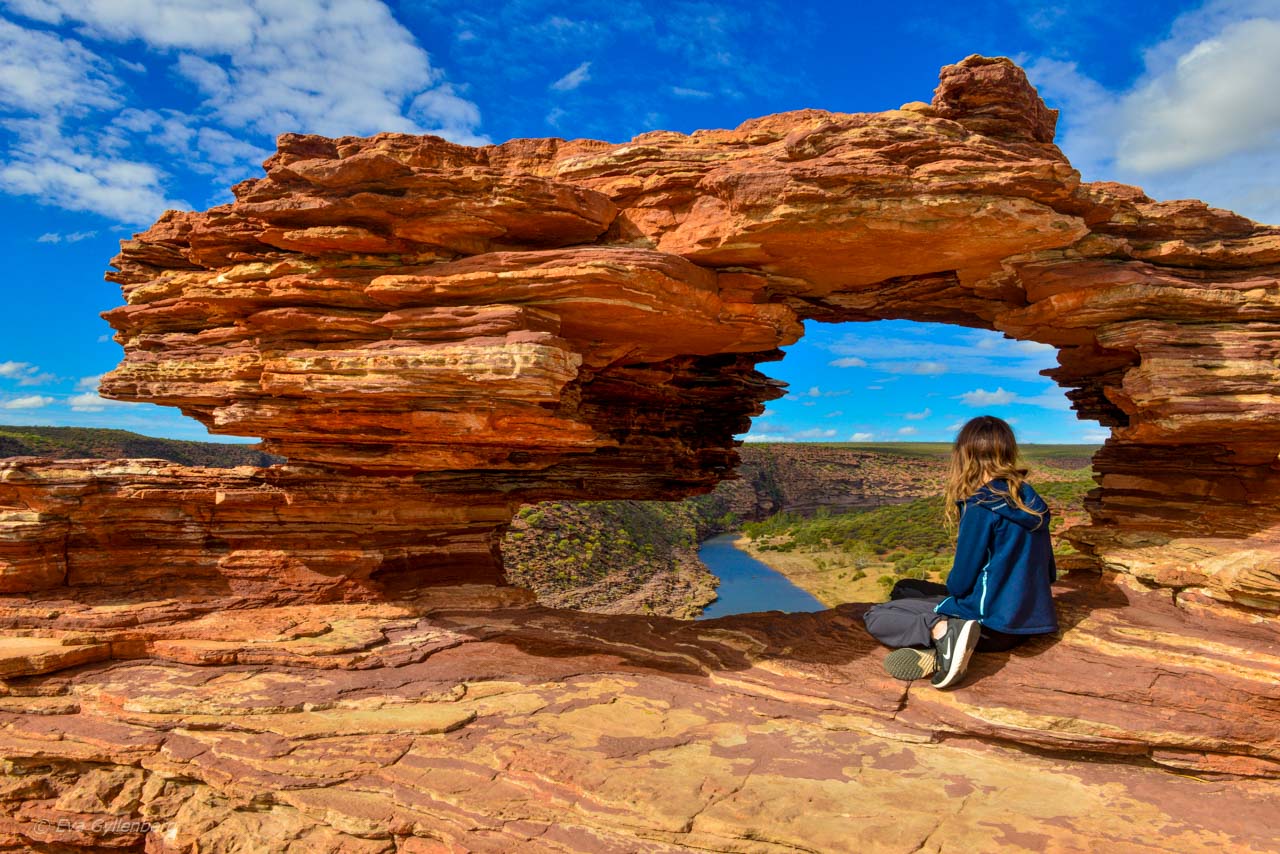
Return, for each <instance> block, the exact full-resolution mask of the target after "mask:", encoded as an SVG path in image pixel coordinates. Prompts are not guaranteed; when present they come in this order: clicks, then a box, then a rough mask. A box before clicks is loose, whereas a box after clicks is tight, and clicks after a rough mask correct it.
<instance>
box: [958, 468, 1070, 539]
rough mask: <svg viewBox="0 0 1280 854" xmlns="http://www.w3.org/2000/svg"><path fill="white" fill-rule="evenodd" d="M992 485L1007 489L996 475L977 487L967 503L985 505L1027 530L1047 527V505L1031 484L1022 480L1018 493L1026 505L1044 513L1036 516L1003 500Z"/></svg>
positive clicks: (1048, 516)
mask: <svg viewBox="0 0 1280 854" xmlns="http://www.w3.org/2000/svg"><path fill="white" fill-rule="evenodd" d="M992 485H994V486H996V487H997V488H999V489H1008V485H1007V483H1006V482H1005V479H1004V478H1002V477H997V478H995V479H993V480H990V481H988V482H987V483H984V484H983V485H982V486H980V487H978V491H977V492H975V493H974V494H973V495H972V496H970V497H969V503H971V504H975V505H977V506H979V507H985V508H986V509H988V510H990V511H991V512H992V513H995V514H996V515H997V516H1003V517H1004V518H1006V519H1008V520H1009V521H1010V522H1013V523H1014V524H1016V525H1019V526H1021V527H1023V528H1025V529H1026V530H1028V531H1035V530H1038V529H1039V528H1040V526H1042V525H1043V526H1045V527H1048V525H1049V519H1050V512H1049V505H1048V504H1046V503H1045V501H1044V499H1043V498H1041V497H1040V494H1039V493H1038V492H1036V491H1035V490H1034V489H1033V488H1032V487H1031V484H1029V483H1026V482H1025V481H1024V482H1023V484H1022V490H1021V493H1020V494H1021V495H1022V500H1023V502H1024V503H1025V504H1026V505H1027V506H1028V507H1031V508H1032V509H1035V510H1039V511H1041V512H1042V513H1043V514H1044V515H1043V516H1037V515H1035V514H1034V513H1028V512H1027V511H1026V510H1020V509H1019V508H1017V507H1014V506H1013V505H1012V504H1010V503H1009V502H1008V501H1006V500H1005V498H1004V496H1003V495H1000V494H999V493H997V492H995V491H993V490H992V489H991V486H992Z"/></svg>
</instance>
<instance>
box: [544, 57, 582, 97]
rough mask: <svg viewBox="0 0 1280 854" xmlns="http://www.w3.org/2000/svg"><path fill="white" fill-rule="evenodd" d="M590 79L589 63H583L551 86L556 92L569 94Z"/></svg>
mask: <svg viewBox="0 0 1280 854" xmlns="http://www.w3.org/2000/svg"><path fill="white" fill-rule="evenodd" d="M590 79H591V63H590V62H584V63H582V64H581V65H579V66H578V67H577V68H575V69H573V70H572V71H570V72H569V73H568V74H566V75H565V76H563V77H561V78H560V79H559V80H557V81H556V82H554V83H552V84H551V88H552V89H555V90H556V91H557V92H571V91H573V90H574V89H577V88H578V87H579V86H581V85H582V84H583V83H586V82H587V81H588V80H590Z"/></svg>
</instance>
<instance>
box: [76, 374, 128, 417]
mask: <svg viewBox="0 0 1280 854" xmlns="http://www.w3.org/2000/svg"><path fill="white" fill-rule="evenodd" d="M85 379H86V380H87V379H92V380H94V381H95V382H94V385H97V382H96V381H97V377H85ZM81 383H82V385H81V386H80V387H81V388H85V386H84V385H83V383H84V380H81ZM67 405H68V406H70V407H71V410H72V411H73V412H101V411H102V410H104V409H106V408H107V407H108V406H127V405H128V404H127V403H125V402H124V401H119V400H108V399H107V398H105V397H99V396H98V393H97V392H96V391H86V392H83V393H81V394H73V395H71V396H69V397H68V398H67Z"/></svg>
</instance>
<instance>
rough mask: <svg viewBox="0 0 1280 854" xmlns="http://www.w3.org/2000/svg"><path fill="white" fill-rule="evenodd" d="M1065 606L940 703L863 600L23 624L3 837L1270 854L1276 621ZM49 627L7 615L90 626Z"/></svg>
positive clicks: (453, 596) (487, 598) (1079, 595)
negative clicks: (638, 611) (680, 613)
mask: <svg viewBox="0 0 1280 854" xmlns="http://www.w3.org/2000/svg"><path fill="white" fill-rule="evenodd" d="M1057 594H1058V597H1059V603H1060V605H1061V608H1062V613H1063V616H1064V631H1063V633H1062V634H1061V636H1060V637H1058V638H1053V639H1043V640H1036V641H1034V642H1032V643H1031V644H1030V645H1028V646H1027V647H1025V648H1023V649H1020V650H1016V651H1014V652H1012V653H1004V654H991V655H985V656H980V657H978V658H976V659H975V662H974V665H973V668H972V671H971V677H970V678H968V679H967V680H966V682H965V683H964V684H963V685H962V686H961V687H959V688H957V689H956V690H954V691H951V692H939V691H936V690H934V689H933V688H931V687H930V686H928V685H926V684H924V683H914V684H910V685H908V684H907V683H902V682H898V681H896V680H894V679H892V678H890V677H888V676H887V675H885V674H884V672H883V671H882V669H881V666H880V661H881V659H882V658H883V655H884V652H885V651H884V650H883V649H882V648H880V647H879V646H878V645H877V644H876V643H875V642H874V641H873V640H872V639H871V638H870V637H869V636H868V635H867V634H866V633H865V631H864V630H863V628H862V625H861V620H860V619H859V615H860V613H861V612H862V610H863V609H864V608H865V607H866V606H863V605H852V604H851V605H842V606H840V607H838V608H834V609H830V610H827V611H823V612H819V613H816V614H791V615H783V614H780V613H777V612H767V613H763V614H750V615H738V616H733V617H723V618H719V619H713V620H705V621H692V622H691V621H682V620H676V619H671V618H658V617H639V616H619V615H599V614H589V613H585V612H577V611H563V610H555V609H548V608H544V607H541V606H538V605H536V604H533V603H532V600H531V596H530V594H528V592H527V591H520V590H518V589H516V588H494V587H486V586H484V585H462V586H456V587H440V588H436V589H434V590H432V591H430V592H426V593H423V594H420V595H418V596H416V597H412V598H404V599H398V600H394V601H387V602H383V603H367V604H356V603H351V604H331V605H325V606H305V605H304V606H291V607H279V608H266V609H252V610H248V611H234V610H232V611H221V612H218V613H212V614H206V615H205V616H203V617H198V618H188V617H187V615H182V614H172V613H171V614H169V615H168V617H167V619H160V620H157V621H156V622H155V623H153V624H149V625H135V626H118V627H105V626H104V627H103V628H98V629H94V630H84V629H79V630H72V629H70V628H66V629H54V628H47V629H43V628H42V629H33V630H31V631H29V632H27V633H26V635H25V636H23V637H15V636H14V635H13V633H12V632H9V633H8V635H9V639H7V640H4V641H0V656H2V658H0V662H3V666H4V668H5V670H6V672H8V673H11V674H19V673H23V672H26V673H28V674H30V675H25V676H20V675H15V676H12V677H10V678H9V679H8V680H7V681H6V682H5V683H4V690H3V694H2V695H0V745H2V746H3V754H4V756H5V758H6V770H7V774H8V780H9V782H8V784H7V786H8V792H9V794H8V795H7V798H9V800H8V801H7V803H8V809H7V810H6V812H7V814H8V816H9V818H8V819H7V820H6V822H5V824H4V828H3V829H4V832H5V833H7V834H8V836H7V838H8V840H9V842H10V845H11V846H15V847H22V846H25V845H31V844H43V843H49V844H55V843H65V844H71V843H76V842H78V843H79V844H89V845H110V844H119V843H123V842H128V840H126V839H124V838H122V837H119V836H112V835H110V834H100V835H99V836H97V837H95V836H94V835H93V834H91V833H90V834H88V835H81V836H75V835H74V833H72V832H67V833H61V834H59V833H57V832H53V831H51V830H50V828H51V827H56V826H57V822H58V820H59V819H65V820H66V821H70V822H74V821H83V822H86V823H91V822H92V820H93V819H94V818H97V819H106V818H109V817H117V818H118V817H121V816H124V817H127V818H128V819H130V820H132V821H135V822H136V821H143V820H145V821H148V822H150V823H151V825H152V826H153V827H154V828H155V830H154V832H152V834H151V835H150V836H149V837H146V845H147V846H148V847H147V850H148V851H156V852H178V851H183V852H186V851H192V852H193V851H196V850H199V851H221V850H237V849H236V848H235V846H236V845H237V844H239V845H243V844H251V845H252V846H254V847H255V850H297V851H310V850H322V849H324V850H333V849H334V848H341V850H344V851H348V850H352V851H379V852H382V851H393V850H396V851H508V850H512V849H513V848H519V849H520V850H530V851H579V850H593V851H634V850H637V849H641V848H642V849H644V850H653V851H668V850H670V851H682V850H690V849H710V850H718V851H730V850H732V851H750V852H757V851H758V852H781V851H795V850H820V851H868V850H869V851H914V850H918V849H921V848H923V849H924V850H937V849H939V848H940V847H950V846H954V845H960V844H966V845H972V846H974V847H978V848H982V847H983V846H984V845H988V846H989V845H991V844H993V841H1000V842H1001V844H1003V845H1005V846H1011V847H1019V846H1021V847H1033V848H1045V847H1049V848H1056V849H1058V850H1079V849H1081V848H1088V847H1096V846H1097V845H1107V846H1109V847H1114V848H1115V849H1116V850H1146V849H1148V848H1153V847H1172V848H1174V849H1176V850H1179V851H1199V850H1206V851H1207V850H1222V849H1223V848H1230V849H1232V850H1242V851H1247V850H1258V851H1265V850H1268V849H1269V848H1274V846H1275V845H1276V844H1277V843H1278V842H1280V835H1277V831H1276V830H1275V827H1274V823H1273V822H1272V821H1271V820H1270V816H1271V810H1270V807H1269V806H1268V805H1273V804H1274V799H1275V797H1276V796H1277V793H1280V789H1278V788H1277V786H1278V785H1280V784H1278V783H1277V782H1276V780H1277V778H1278V777H1280V736H1278V735H1277V734H1278V733H1280V709H1278V708H1277V707H1276V705H1275V686H1276V684H1277V681H1278V680H1280V630H1278V629H1277V627H1276V626H1275V625H1274V623H1272V622H1270V621H1267V620H1263V619H1257V620H1253V621H1247V620H1246V621H1243V622H1229V619H1230V618H1226V617H1222V616H1219V615H1216V614H1209V615H1206V614H1205V613H1202V612H1201V610H1200V607H1199V605H1198V604H1197V602H1198V600H1197V597H1195V596H1192V595H1187V596H1186V597H1184V601H1183V603H1182V604H1181V605H1178V604H1175V603H1174V602H1172V601H1171V600H1170V598H1169V597H1168V596H1167V595H1164V594H1161V593H1159V592H1151V591H1146V590H1140V589H1136V588H1135V587H1133V586H1132V582H1126V581H1124V579H1123V578H1120V579H1118V580H1113V581H1102V580H1099V579H1096V578H1091V577H1084V578H1075V579H1070V578H1069V579H1068V580H1067V582H1066V583H1064V584H1062V585H1060V586H1059V588H1058V590H1057ZM139 604H140V603H139ZM41 607H42V606H41V605H39V604H37V603H30V604H26V605H24V604H22V603H20V602H15V601H12V600H11V601H10V602H9V603H8V604H7V605H6V606H5V609H4V612H5V613H6V614H8V615H9V616H13V615H14V614H15V613H16V612H17V611H19V610H22V609H24V608H25V609H29V611H28V613H27V614H26V615H25V622H28V623H29V624H35V625H39V624H42V623H43V624H44V625H48V626H55V625H64V626H68V625H70V623H68V622H67V620H69V619H71V618H72V617H73V616H76V615H75V608H74V607H71V608H68V610H67V611H66V612H65V613H64V614H61V615H51V614H47V613H46V614H44V615H43V619H42V618H41V615H39V614H37V613H36V612H37V611H38V610H39V609H40V608H41ZM115 610H116V613H117V614H118V613H119V609H118V608H116V609H115ZM141 611H142V609H141V608H138V609H135V611H134V613H140V612H141ZM102 616H103V615H102V614H101V613H99V614H97V615H93V614H90V613H88V611H86V610H83V609H82V611H81V613H79V615H78V617H76V618H77V619H78V620H79V624H80V625H92V624H94V623H98V624H102V623H103V620H102V619H101V618H102ZM59 643H61V644H63V645H64V647H63V648H66V649H103V648H108V649H109V650H110V652H111V656H112V660H111V661H110V662H106V663H98V664H93V663H83V662H84V660H85V659H83V658H82V659H77V658H69V659H66V660H64V661H62V662H61V663H60V664H59V663H58V662H56V661H55V660H53V659H51V658H50V657H49V656H48V655H47V652H48V648H52V647H56V645H57V644H59ZM36 645H39V646H40V650H39V651H40V652H41V653H42V654H44V657H43V658H41V659H39V661H38V662H36V663H31V662H32V660H33V647H34V646H36ZM59 666H60V667H63V668H65V669H59V670H56V671H55V672H45V673H40V672H39V671H40V670H46V671H47V670H50V669H52V668H55V667H59ZM24 667H25V668H26V669H25V671H24ZM143 838H144V835H139V836H136V837H132V839H134V842H135V843H136V844H141V843H142V840H143ZM931 839H932V841H931ZM984 840H985V841H984ZM944 843H945V845H944ZM130 844H133V843H130ZM197 845H198V846H199V847H198V848H197Z"/></svg>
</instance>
